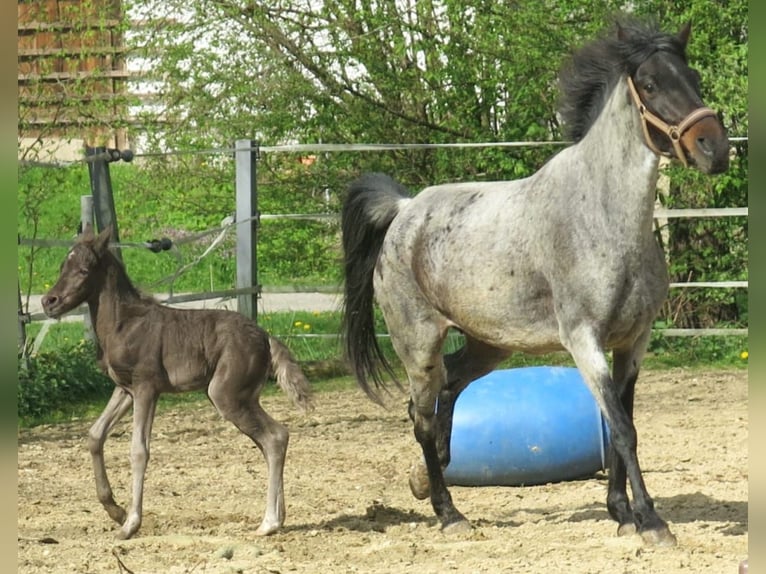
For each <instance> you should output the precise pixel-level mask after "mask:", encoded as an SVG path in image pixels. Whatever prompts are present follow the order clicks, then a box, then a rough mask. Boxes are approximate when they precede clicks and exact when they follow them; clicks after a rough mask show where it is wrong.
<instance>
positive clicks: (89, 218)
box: [80, 195, 96, 341]
mask: <svg viewBox="0 0 766 574" xmlns="http://www.w3.org/2000/svg"><path fill="white" fill-rule="evenodd" d="M80 225H81V226H82V230H83V231H85V229H86V228H87V227H88V226H91V227H93V196H92V195H81V196H80ZM82 321H83V323H84V327H85V339H86V340H87V341H95V340H96V337H95V334H94V333H93V321H91V317H90V309H89V308H88V307H87V306H86V307H85V312H84V313H83V316H82Z"/></svg>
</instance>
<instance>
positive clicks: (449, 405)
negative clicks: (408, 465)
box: [410, 336, 510, 500]
mask: <svg viewBox="0 0 766 574" xmlns="http://www.w3.org/2000/svg"><path fill="white" fill-rule="evenodd" d="M509 355H510V352H509V351H504V350H502V349H498V348H497V347H493V346H491V345H487V344H485V343H483V342H481V341H479V340H477V339H474V338H472V337H469V336H466V338H465V344H464V345H463V346H462V347H461V348H460V349H458V350H457V351H455V352H453V353H450V354H449V355H447V356H445V357H444V365H445V367H446V369H447V383H446V385H445V386H444V388H442V390H441V391H440V392H439V403H438V409H437V411H436V418H437V423H438V424H437V427H436V428H437V438H436V448H437V451H438V453H439V461H440V463H441V467H442V470H443V469H445V468H447V465H448V464H449V462H450V440H451V437H452V418H453V415H454V412H455V402H456V401H457V398H458V397H459V396H460V393H462V392H463V390H464V389H465V388H466V387H467V386H468V385H469V383H471V382H472V381H475V380H476V379H478V378H479V377H481V376H483V375H486V374H487V373H489V372H490V371H491V370H492V369H494V368H495V367H496V366H497V364H498V363H500V361H502V360H503V359H505V358H506V357H508V356H509ZM410 404H411V403H410ZM410 411H412V409H410ZM412 416H413V415H412V412H411V413H410V417H411V418H412ZM410 490H411V491H412V494H413V496H415V498H418V499H421V500H422V499H424V498H427V497H428V495H429V494H430V490H431V488H430V484H429V482H428V472H427V469H426V466H425V463H424V462H423V460H422V459H418V460H417V461H415V463H414V464H413V466H412V470H411V471H410Z"/></svg>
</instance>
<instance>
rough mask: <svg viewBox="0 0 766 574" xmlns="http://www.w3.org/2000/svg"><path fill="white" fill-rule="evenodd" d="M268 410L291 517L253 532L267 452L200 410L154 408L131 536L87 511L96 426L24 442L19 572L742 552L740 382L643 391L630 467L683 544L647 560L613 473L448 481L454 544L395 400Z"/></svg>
mask: <svg viewBox="0 0 766 574" xmlns="http://www.w3.org/2000/svg"><path fill="white" fill-rule="evenodd" d="M264 405H265V407H266V409H267V410H268V411H269V412H270V413H271V414H272V415H274V416H275V417H276V418H278V419H280V420H282V421H283V422H285V423H286V424H287V425H288V426H289V428H290V430H291V444H290V449H289V451H288V461H287V467H286V470H285V495H286V501H287V513H288V516H287V523H286V525H285V527H284V529H283V530H282V531H280V532H279V533H277V534H275V535H273V536H270V537H267V538H258V537H255V536H254V535H253V533H254V531H255V529H256V528H257V526H258V524H259V523H260V519H261V517H262V513H263V504H264V495H265V464H264V462H263V460H262V458H261V455H260V452H259V451H258V450H257V449H256V448H255V447H254V446H253V445H252V443H250V442H249V440H248V439H246V438H245V437H244V436H242V435H241V434H239V432H238V431H237V430H236V429H234V428H233V427H232V426H231V425H229V424H228V423H226V422H225V421H223V420H222V419H221V418H220V416H219V415H218V414H217V413H216V412H215V411H214V409H213V408H212V407H211V406H210V405H209V404H207V403H206V402H205V401H201V402H200V403H199V404H195V405H190V406H189V405H187V406H183V407H172V408H165V409H161V410H160V412H159V414H158V415H157V419H156V422H155V428H154V433H153V442H152V459H151V462H150V465H149V471H148V474H147V483H146V494H145V502H144V523H143V526H142V527H141V530H140V531H139V533H138V534H137V536H136V537H135V538H134V539H132V540H128V541H118V540H116V539H115V526H116V525H115V524H113V523H112V522H111V521H110V519H109V518H108V517H107V515H106V513H105V512H104V511H103V509H102V508H101V506H100V505H99V503H98V502H97V500H96V496H95V488H94V481H93V477H92V475H91V466H90V457H89V455H88V453H87V449H86V447H85V436H86V433H87V429H88V426H89V423H90V421H75V422H72V423H68V424H60V425H53V426H44V427H38V428H35V429H31V430H22V431H20V432H19V434H18V536H19V541H18V571H19V572H24V573H29V574H38V573H40V574H42V573H45V574H50V573H59V572H61V573H68V574H74V573H81V572H82V573H93V574H95V573H109V574H114V573H120V572H122V573H126V574H127V573H131V572H132V573H135V574H139V573H141V574H143V573H171V574H172V573H216V574H218V573H232V574H233V573H288V572H296V573H304V572H305V573H320V572H321V573H329V572H332V573H335V572H370V573H383V572H417V573H444V572H466V573H467V572H493V573H494V572H511V573H523V574H537V573H545V574H549V573H567V574H578V573H604V572H614V573H618V572H619V573H652V574H655V573H657V574H659V573H663V574H671V573H676V572H683V573H687V572H688V573H690V574H727V573H731V574H735V573H736V572H737V569H738V564H739V562H740V561H741V560H742V559H743V558H745V557H746V556H747V554H748V536H747V533H748V523H747V506H748V502H747V500H748V498H747V495H748V461H747V437H748V419H747V373H746V372H745V371H720V372H699V371H692V370H689V371H687V370H680V369H679V370H672V371H657V372H645V373H644V374H643V375H642V378H641V380H640V381H639V387H638V391H637V397H636V426H637V428H638V432H639V457H640V459H641V462H642V465H643V468H644V471H645V473H644V477H645V480H646V482H647V486H648V488H649V491H650V493H651V494H652V496H653V497H654V499H655V504H656V507H657V508H658V510H659V512H660V514H661V515H662V516H663V517H664V518H665V519H666V520H667V521H668V523H669V524H670V526H671V529H672V530H673V532H674V533H675V534H676V536H677V537H678V542H679V544H678V546H677V547H674V548H651V547H646V546H645V545H643V544H642V542H641V540H640V538H639V537H638V536H629V537H617V536H616V525H615V524H614V523H613V522H612V521H611V520H610V519H609V516H608V514H607V512H606V507H605V497H606V479H605V476H604V475H602V474H597V475H596V476H595V477H593V478H590V479H586V480H580V481H570V482H563V483H558V484H547V485H543V486H535V487H473V488H471V487H452V488H451V491H452V496H453V499H454V501H455V503H456V505H457V507H458V509H460V510H461V511H462V512H463V513H464V514H465V515H466V516H467V517H468V518H469V519H470V520H471V521H472V523H473V525H474V529H473V530H472V531H471V532H469V533H463V534H456V535H450V536H447V535H445V534H443V533H442V532H441V531H440V530H439V528H438V525H437V523H436V520H435V518H434V516H433V512H432V510H431V507H430V504H429V503H428V502H427V501H417V500H415V499H414V498H413V497H412V496H411V494H410V492H409V488H408V486H407V477H408V471H409V466H410V463H411V461H412V460H413V459H414V458H415V457H416V455H417V454H418V447H417V445H416V443H415V440H414V438H413V436H412V430H411V426H410V423H409V420H408V419H407V416H406V409H405V405H406V400H405V398H404V397H397V398H396V399H395V400H392V402H391V406H390V408H389V409H388V410H385V409H382V408H380V407H378V406H376V405H374V404H373V403H371V402H370V401H369V400H368V399H367V398H366V397H365V396H364V395H363V394H362V393H361V392H359V391H357V390H350V391H343V392H332V393H329V392H328V393H322V394H320V395H318V396H317V408H316V410H315V412H313V413H312V414H310V415H302V414H300V413H298V412H297V411H295V410H293V409H292V407H291V406H290V405H289V404H288V403H287V401H286V399H285V398H284V397H283V396H282V395H278V396H271V397H267V398H266V399H264ZM128 425H129V423H128V422H127V421H125V422H124V423H120V425H119V426H118V427H117V428H116V429H115V431H114V433H113V435H112V436H111V438H110V440H109V442H107V446H106V448H107V465H108V468H109V469H110V470H111V477H112V484H113V486H114V488H115V496H116V498H117V500H118V501H121V502H123V503H124V502H125V501H126V499H127V497H128V495H127V491H126V489H127V487H128V484H129V468H128V459H127V454H128V451H129V436H130V431H129V426H128Z"/></svg>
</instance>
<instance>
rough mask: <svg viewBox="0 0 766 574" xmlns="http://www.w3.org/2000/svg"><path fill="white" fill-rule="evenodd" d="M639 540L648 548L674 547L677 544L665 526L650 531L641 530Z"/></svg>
mask: <svg viewBox="0 0 766 574" xmlns="http://www.w3.org/2000/svg"><path fill="white" fill-rule="evenodd" d="M641 538H642V539H643V540H644V543H645V544H648V545H649V546H659V547H663V546H675V545H676V544H678V540H676V537H675V535H674V534H673V533H672V532H671V531H670V529H669V528H668V527H667V526H665V527H663V528H653V529H651V530H643V531H642V532H641Z"/></svg>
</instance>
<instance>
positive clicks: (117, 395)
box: [88, 387, 133, 524]
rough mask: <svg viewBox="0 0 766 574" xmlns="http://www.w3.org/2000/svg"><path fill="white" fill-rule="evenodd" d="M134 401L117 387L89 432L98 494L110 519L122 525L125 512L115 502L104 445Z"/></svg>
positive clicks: (89, 444) (89, 448)
mask: <svg viewBox="0 0 766 574" xmlns="http://www.w3.org/2000/svg"><path fill="white" fill-rule="evenodd" d="M132 403H133V399H132V397H131V396H130V394H128V392H127V391H125V390H124V389H122V388H120V387H115V388H114V391H112V396H111V398H110V399H109V402H108V403H107V405H106V408H104V412H102V413H101V415H100V416H99V417H98V419H96V422H95V423H93V426H91V427H90V431H89V432H88V450H89V451H90V456H91V460H92V462H93V474H94V475H95V477H96V494H97V495H98V500H99V502H101V504H102V505H103V506H104V509H105V510H106V512H107V514H108V515H109V517H110V518H111V519H112V520H114V521H115V522H117V524H122V523H123V522H125V510H124V509H123V508H122V507H121V506H119V505H118V504H117V503H116V502H115V501H114V494H113V493H112V486H111V485H110V484H109V478H108V476H107V474H106V465H105V464H104V443H105V442H106V438H107V436H108V435H109V432H110V431H111V430H112V429H113V428H114V425H115V424H117V422H118V421H119V420H120V419H121V418H122V417H123V416H125V413H127V412H128V410H130V405H131V404H132Z"/></svg>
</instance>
